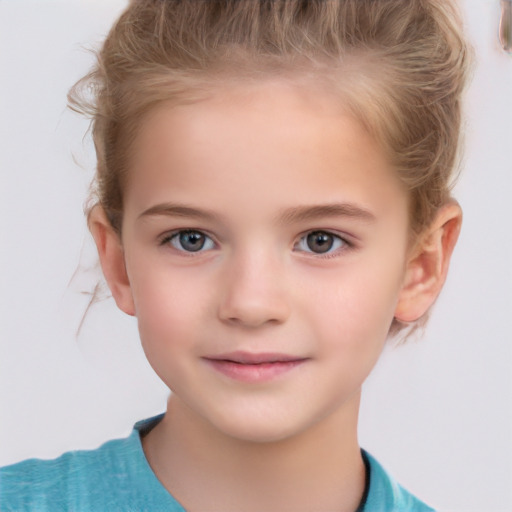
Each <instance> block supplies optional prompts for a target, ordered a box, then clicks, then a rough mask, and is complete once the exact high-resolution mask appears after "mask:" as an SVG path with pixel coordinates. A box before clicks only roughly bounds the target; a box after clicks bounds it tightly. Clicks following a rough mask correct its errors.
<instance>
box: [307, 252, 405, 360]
mask: <svg viewBox="0 0 512 512" xmlns="http://www.w3.org/2000/svg"><path fill="white" fill-rule="evenodd" d="M395 261H400V260H395ZM402 276H403V270H402V267H401V266H400V265H395V267H394V268H393V266H390V265H386V264H385V263H383V261H379V259H378V258H376V259H375V260H374V261H362V260H361V261H358V262H356V263H355V264H354V265H347V266H346V267H345V268H344V269H343V271H342V272H337V273H336V274H334V273H333V275H329V274H328V273H326V274H325V275H324V276H322V277H321V279H318V276H317V278H316V279H315V280H314V282H312V283H311V284H312V285H311V287H310V290H309V293H307V294H306V295H305V297H306V296H307V298H305V302H304V303H303V308H302V309H303V311H302V314H303V315H304V316H305V317H307V318H310V319H311V322H312V323H313V324H314V327H313V329H314V330H315V331H316V332H318V333H322V335H321V336H322V338H323V339H324V340H326V343H327V345H332V347H333V349H334V350H346V351H353V352H354V354H353V355H354V357H355V358H356V359H358V358H359V357H361V356H362V357H367V356H368V355H369V354H373V353H374V352H375V351H377V352H379V353H380V350H381V346H382V345H383V343H384V342H385V340H386V338H387V334H388V331H389V327H390V325H391V323H392V321H393V317H394V311H395V307H396V303H397V301H398V296H399V292H400V283H401V279H402ZM306 301H307V302H306Z"/></svg>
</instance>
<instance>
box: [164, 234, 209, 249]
mask: <svg viewBox="0 0 512 512" xmlns="http://www.w3.org/2000/svg"><path fill="white" fill-rule="evenodd" d="M166 243H169V244H171V245H172V246H173V247H174V248H175V249H177V250H178V251H183V252H199V251H208V250H210V249H213V248H214V247H215V243H214V242H213V240H212V239H211V238H210V237H209V236H208V235H205V234H204V233H202V232H201V231H195V230H193V229H187V230H182V231H178V232H177V233H174V234H172V235H170V236H168V237H166V238H165V239H164V240H162V242H161V244H162V245H165V244H166Z"/></svg>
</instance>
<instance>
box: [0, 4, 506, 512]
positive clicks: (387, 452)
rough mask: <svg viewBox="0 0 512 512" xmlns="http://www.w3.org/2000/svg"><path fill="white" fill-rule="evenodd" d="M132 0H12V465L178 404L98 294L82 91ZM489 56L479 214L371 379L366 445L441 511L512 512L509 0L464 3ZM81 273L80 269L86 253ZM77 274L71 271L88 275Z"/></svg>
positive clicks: (7, 73)
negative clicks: (88, 219) (70, 103)
mask: <svg viewBox="0 0 512 512" xmlns="http://www.w3.org/2000/svg"><path fill="white" fill-rule="evenodd" d="M124 5H125V2H124V1H121V0H115V1H114V0H110V1H100V0H96V1H92V0H65V1H64V0H60V1H56V0H54V1H50V0H46V1H41V0H40V1H23V0H21V1H20V0H0V49H1V50H0V52H1V53H0V76H1V80H0V169H1V171H0V180H1V181H0V209H1V210H0V213H1V215H0V237H1V239H0V271H1V273H0V300H1V305H0V322H1V324H0V325H1V333H2V335H1V343H0V390H1V391H0V414H1V421H0V439H1V440H2V441H1V443H0V465H3V464H8V463H12V462H16V461H18V460H21V459H25V458H28V457H41V458H50V457H55V456H57V455H59V454H60V453H62V452H64V451H67V450H70V449H77V448H95V447H97V446H98V445H99V444H101V443H102V442H103V441H105V440H107V439H111V438H114V437H121V436H124V435H127V434H128V433H129V431H130V430H131V428H132V424H133V423H134V422H135V421H136V420H138V419H141V418H144V417H148V416H150V415H153V414H156V413H159V412H161V411H163V410H164V408H165V401H166V396H167V391H166V389H165V387H164V386H163V385H162V384H161V383H160V382H159V380H158V379H157V378H156V377H155V376H154V374H153V373H152V370H151V369H150V368H149V366H148V364H147V363H146V362H145V359H144V356H143V354H142V350H141V348H140V346H139V341H138V337H137V333H136V324H135V322H134V320H133V319H131V318H129V317H126V316H124V315H122V314H121V313H119V312H118V311H117V310H116V308H115V305H114V304H113V302H112V301H111V300H106V301H103V302H100V303H97V304H96V305H94V306H93V307H92V308H91V309H90V311H89V313H88V315H87V318H86V320H85V323H84V325H83V327H82V329H81V331H80V333H79V334H78V335H77V329H78V327H79V325H80V321H81V318H82V316H83V314H84V311H85V309H86V307H87V303H88V296H87V295H86V294H84V293H83V292H84V291H91V290H92V288H93V287H94V284H95V283H96V277H95V276H96V275H97V274H96V273H95V272H97V270H95V269H94V268H92V267H94V264H95V255H94V252H93V251H92V248H91V242H90V239H89V238H88V234H87V232H86V228H85V221H84V218H83V214H82V210H81V205H82V204H83V202H84V200H85V198H86V196H87V187H88V183H89V180H90V178H91V170H92V169H93V167H94V156H93V153H92V148H91V143H90V141H89V139H87V138H86V139H83V136H84V134H85V132H86V130H87V122H86V121H84V120H83V119H81V118H79V117H78V116H77V115H75V114H73V113H72V112H70V111H67V110H66V93H67V90H68V89H69V87H70V86H71V85H72V84H73V83H74V81H75V80H77V79H78V78H79V77H81V76H82V75H83V74H84V73H85V72H86V71H87V69H88V68H89V67H90V65H91V63H92V57H91V55H90V54H89V53H88V52H87V51H85V50H84V46H85V47H86V48H91V47H92V48H95V47H97V45H98V43H99V42H100V41H101V39H102V38H103V36H104V35H105V33H106V31H107V30H108V28H109V27H110V25H111V23H112V21H113V20H114V18H115V17H116V16H117V14H118V13H119V11H120V10H121V9H122V8H123V7H124ZM463 8H464V10H465V14H466V18H467V23H468V31H469V34H470V37H471V39H472V40H473V43H474V45H475V46H476V49H477V56H478V68H477V70H476V73H475V77H474V80H473V83H472V87H471V89H470V91H469V94H468V101H467V105H468V128H467V132H468V133H467V152H466V154H467V156H466V164H465V170H464V173H463V177H462V179H461V181H460V183H459V185H458V187H457V189H456V195H457V197H458V199H459V200H460V202H461V204H462V206H463V208H464V212H465V219H464V228H463V232H462V235H461V239H460V243H459V245H458V247H457V249H456V252H455V255H454V259H453V268H452V270H451V274H450V276H449V279H448V283H447V285H446V288H445V290H444V292H443V294H442V296H441V298H440V300H439V301H438V304H437V306H436V308H435V310H434V314H433V316H432V319H431V322H430V325H429V328H428V330H427V333H426V335H425V336H424V338H423V339H422V340H420V341H417V342H416V341H412V342H409V343H408V344H407V345H405V346H403V347H400V348H396V349H390V350H388V351H387V352H386V353H385V354H384V356H383V359H382V360H381V362H380V363H379V365H378V366H377V368H376V369H375V371H374V373H373V374H372V376H371V377H370V379H369V381H368V383H367V385H366V387H365V394H364V399H363V407H362V412H361V427H360V438H361V444H362V446H364V447H365V448H366V449H368V450H369V451H370V452H371V453H373V454H374V455H375V456H376V457H377V458H379V459H380V460H381V461H383V462H384V465H385V466H387V467H388V469H390V470H391V472H392V473H394V475H395V476H396V477H397V478H398V480H399V481H401V482H402V484H403V485H404V486H405V487H408V488H409V489H410V490H411V491H413V492H414V493H416V494H418V495H419V496H420V497H421V498H422V499H424V500H425V501H427V502H429V503H430V504H432V505H433V506H435V507H436V508H439V509H440V510H444V511H456V512H471V511H478V512H502V511H512V343H511V334H510V332H511V330H512V270H511V268H512V229H511V226H510V224H511V221H512V199H511V198H512V56H508V55H506V54H505V53H504V52H502V51H501V50H500V47H499V45H498V43H497V37H496V36H497V24H498V15H499V0H465V1H464V3H463ZM79 267H80V268H81V269H82V270H81V271H79V272H78V273H77V274H75V270H77V268H79ZM74 274H75V277H74V278H73V279H72V276H73V275H74Z"/></svg>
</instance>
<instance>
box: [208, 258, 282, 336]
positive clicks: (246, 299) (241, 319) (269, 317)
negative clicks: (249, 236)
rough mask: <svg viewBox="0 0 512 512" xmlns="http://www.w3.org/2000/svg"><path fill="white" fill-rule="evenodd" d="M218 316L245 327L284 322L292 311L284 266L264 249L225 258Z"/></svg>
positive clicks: (224, 320)
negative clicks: (265, 252)
mask: <svg viewBox="0 0 512 512" xmlns="http://www.w3.org/2000/svg"><path fill="white" fill-rule="evenodd" d="M221 288H222V293H221V300H220V303H219V311H218V315H219V318H220V319H221V321H223V322H227V323H230V324H233V325H239V326H241V327H246V328H256V327H260V326H263V325H265V324H281V323H283V322H285V321H286V319H287V318H288V317H289V314H290V303H289V298H288V290H287V286H286V283H285V274H284V268H283V265H282V264H281V263H280V262H279V261H278V259H277V258H275V257H272V256H271V255H268V254H264V253H263V251H258V252H254V251H253V252H252V253H251V251H247V253H245V254H243V255H238V256H236V257H233V258H230V259H229V261H226V267H225V272H224V273H223V279H222V284H221Z"/></svg>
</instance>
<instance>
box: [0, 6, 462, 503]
mask: <svg viewBox="0 0 512 512" xmlns="http://www.w3.org/2000/svg"><path fill="white" fill-rule="evenodd" d="M467 66H468V48H467V46H466V43H465V42H464V40H463V38H462V36H461V34H460V28H459V21H458V17H457V14H456V12H455V10H454V8H453V6H451V4H450V3H448V2H447V1H446V0H393V1H389V0H375V1H373V2H370V1H365V0H337V1H322V0H308V1H302V0H275V1H272V0H261V1H255V0H223V1H220V0H218V1H217V0H181V1H179V0H173V1H171V0H167V1H164V0H136V1H133V2H132V3H131V4H130V5H129V7H128V9H127V10H126V12H125V13H124V14H123V15H122V16H121V18H120V20H119V21H118V22H117V23H116V25H115V26H114V27H113V29H112V30H111V32H110V34H109V36H108V37H107V40H106V42H105V44H104V46H103V48H102V50H101V52H100V54H99V59H98V64H97V67H96V68H95V70H94V71H93V72H92V73H91V74H90V75H89V76H88V77H86V78H85V79H84V82H83V83H82V84H81V85H90V84H93V85H94V90H95V97H94V100H93V104H92V105H86V104H85V102H84V101H83V100H81V99H80V98H79V97H78V96H77V95H76V94H75V93H73V94H72V95H71V105H72V107H73V108H75V109H80V110H82V111H92V114H93V136H94V141H95V145H96V151H97V157H98V167H97V196H98V201H97V204H96V205H95V206H94V207H93V208H92V209H91V210H90V212H89V219H88V220H89V226H90V229H91V232H92V234H93V237H94V239H95V242H96V245H97V248H98V253H99V257H100V260H101V264H102V268H103V271H104V274H105V278H106V280H107V282H108V284H109V287H110V289H111V292H112V295H113V297H114V299H115V301H116V303H117V305H118V306H119V308H120V309H121V310H122V311H124V312H125V313H127V314H129V315H134V316H136V317H137V321H138V325H139V331H140V336H141V341H142V345H143V348H144V351H145V353H146V356H147V358H148V360H149V362H150V364H151V365H152V367H153V368H154V370H155V371H156V372H157V374H158V375H159V376H160V378H161V379H162V380H163V381H164V382H165V383H166V384H167V385H168V386H169V388H170V389H171V390H172V394H171V396H170V398H169V401H168V409H167V413H166V414H165V415H161V416H158V417H156V418H151V419H149V420H146V421H143V422H140V423H139V424H137V425H136V427H135V429H134V431H133V433H132V434H131V436H130V437H128V438H127V439H120V440H114V441H110V442H108V443H106V444H105V445H103V446H102V447H100V448H99V449H97V450H93V451H79V452H69V453H67V454H64V455H63V456H61V457H59V458H58V459H56V460H53V461H40V460H29V461H25V462H22V463H19V464H15V465H13V466H10V467H7V468H4V469H3V470H2V475H1V477H2V485H1V490H0V492H1V501H0V503H1V507H2V510H38V511H39V510H52V511H54V510H155V511H158V510H175V511H182V510H187V511H189V512H195V511H221V512H230V511H244V512H245V511H247V512H250V511H265V512H267V511H268V512H271V511H294V512H300V511H326V512H327V511H329V512H330V511H347V512H353V511H356V510H357V511H365V512H373V511H386V512H387V511H404V512H405V511H407V512H413V511H426V510H431V509H430V508H429V507H428V506H427V505H425V504H423V503H422V502H420V501H419V500H418V499H416V498H415V497H413V496H412V495H411V494H410V493H408V492H407V491H406V490H404V489H403V488H402V487H400V486H399V485H398V484H397V483H396V482H395V481H394V480H393V479H392V477H391V476H390V475H388V474H387V473H386V472H385V470H384V469H383V468H382V466H381V465H380V464H379V463H378V462H377V461H376V460H375V459H374V458H373V457H372V456H371V455H370V454H368V453H367V452H365V451H364V450H361V448H360V447H359V444H358V440H357V418H358V410H359V400H360V394H361V386H362V383H363V382H364V380H365V379H366V377H367V376H368V374H369V373H370V371H371V369H372V368H373V366H374V365H375V363H376V361H377V359H378V357H379V355H380V353H381V351H382V349H383V346H384V344H385V342H386V339H387V338H388V337H389V336H390V335H395V334H398V333H399V332H400V331H402V330H403V329H406V328H409V329H411V328H414V327H416V326H417V325H419V323H420V322H421V321H422V320H423V321H424V319H425V316H426V314H427V313H428V310H429V308H430V306H431V305H432V304H433V303H434V301H435V299H436V297H437V296H438V294H439V292H440V290H441V287H442V285H443V283H444V280H445V277H446V273H447V270H448V264H449V260H450V255H451V253H452V250H453V248H454V245H455V243H456V240H457V236H458V233H459V229H460V225H461V211H460V208H459V206H458V204H457V203H456V202H455V201H454V200H452V199H451V198H450V181H451V174H452V171H453V169H454V167H455V165H456V157H457V150H458V141H459V132H460V117H461V112H460V98H461V93H462V89H463V86H464V83H465V78H466V74H467ZM77 90H79V88H77ZM75 92H76V91H75Z"/></svg>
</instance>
